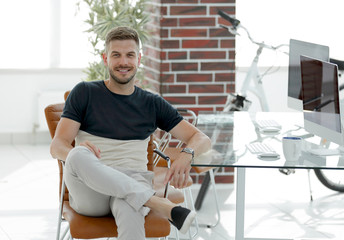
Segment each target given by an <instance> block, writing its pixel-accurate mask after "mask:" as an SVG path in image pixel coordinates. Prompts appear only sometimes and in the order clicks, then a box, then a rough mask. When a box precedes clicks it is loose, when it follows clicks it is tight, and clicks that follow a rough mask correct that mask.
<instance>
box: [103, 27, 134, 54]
mask: <svg viewBox="0 0 344 240" xmlns="http://www.w3.org/2000/svg"><path fill="white" fill-rule="evenodd" d="M130 39H132V40H134V41H135V42H136V45H137V49H139V48H140V39H139V35H138V33H137V32H136V30H135V29H133V28H130V27H115V28H113V29H111V30H110V32H108V34H107V35H106V38H105V52H107V51H108V48H109V44H110V42H111V41H113V40H130Z"/></svg>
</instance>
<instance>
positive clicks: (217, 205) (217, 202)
mask: <svg viewBox="0 0 344 240" xmlns="http://www.w3.org/2000/svg"><path fill="white" fill-rule="evenodd" d="M209 177H210V181H211V185H212V188H213V191H214V194H213V195H214V198H215V205H216V213H217V221H216V222H215V223H214V224H212V225H210V224H199V226H200V227H207V228H214V227H216V226H217V225H218V224H219V222H220V218H221V215H220V207H219V201H218V196H217V192H216V186H215V176H214V172H213V170H212V169H210V170H209Z"/></svg>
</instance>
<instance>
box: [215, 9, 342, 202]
mask: <svg viewBox="0 0 344 240" xmlns="http://www.w3.org/2000/svg"><path fill="white" fill-rule="evenodd" d="M218 14H219V15H220V16H221V17H222V18H224V19H225V20H227V21H228V22H229V23H230V24H231V26H230V27H228V26H225V25H222V24H220V26H221V27H223V28H225V29H227V30H228V31H229V32H230V33H232V34H233V35H240V34H239V33H238V31H237V30H238V29H239V28H242V29H243V30H244V31H245V32H246V34H247V36H248V38H249V39H250V41H251V42H252V43H253V44H256V45H258V49H257V52H256V56H255V57H254V59H253V60H252V63H251V65H250V67H249V69H248V72H247V74H246V77H245V80H244V84H243V86H242V88H241V91H240V94H239V93H231V94H229V96H228V97H227V101H226V104H225V107H224V109H223V111H224V112H226V111H247V110H248V108H249V106H250V105H251V103H252V102H251V101H250V100H248V99H247V97H246V92H247V91H251V92H252V93H254V94H255V95H256V96H257V98H258V99H259V101H260V105H261V108H262V110H263V111H269V107H268V104H267V100H266V96H265V92H264V89H263V88H262V78H263V77H264V76H265V75H266V74H267V73H268V72H269V71H270V70H271V69H272V66H271V67H270V68H269V69H268V70H267V71H266V72H265V73H263V74H259V71H258V61H259V57H260V55H261V53H262V51H263V49H271V50H274V51H277V50H278V49H280V48H282V47H284V46H288V45H287V44H281V45H278V46H272V45H267V44H265V43H264V42H257V41H255V40H253V39H252V37H251V35H250V33H249V32H248V30H247V29H246V28H245V27H243V26H242V24H241V23H240V21H239V20H238V19H235V18H232V17H231V16H229V15H228V14H227V13H225V12H223V11H221V10H219V11H218ZM283 53H285V54H288V53H286V52H283ZM330 62H332V63H335V64H337V65H338V70H339V77H341V76H342V75H343V73H344V61H341V60H337V59H332V58H331V59H330ZM251 80H252V81H253V84H254V86H250V83H251ZM342 89H344V86H342V87H340V90H342ZM313 170H314V173H315V175H316V177H317V179H318V180H319V181H320V182H321V183H322V184H323V185H324V186H325V187H327V188H329V189H331V190H334V191H337V192H344V176H343V172H342V170H323V169H313ZM279 171H280V172H281V173H283V174H285V175H290V174H293V173H295V169H280V170H279ZM334 173H335V174H334ZM308 179H309V188H310V198H311V201H313V197H312V189H311V180H310V171H309V170H308Z"/></svg>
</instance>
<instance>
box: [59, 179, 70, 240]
mask: <svg viewBox="0 0 344 240" xmlns="http://www.w3.org/2000/svg"><path fill="white" fill-rule="evenodd" d="M65 189H66V186H65V182H64V179H62V186H61V198H60V205H59V215H58V220H57V233H56V240H60V232H61V224H62V208H63V198H64V192H65ZM67 230H68V228H67ZM65 235H66V232H64V234H63V236H62V239H63V238H64V237H65Z"/></svg>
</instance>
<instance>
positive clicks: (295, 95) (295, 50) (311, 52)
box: [288, 39, 330, 111]
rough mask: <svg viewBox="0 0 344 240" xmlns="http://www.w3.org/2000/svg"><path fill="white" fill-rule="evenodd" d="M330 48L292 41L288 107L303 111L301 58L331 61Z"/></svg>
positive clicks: (290, 45)
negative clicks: (303, 56) (307, 57)
mask: <svg viewBox="0 0 344 240" xmlns="http://www.w3.org/2000/svg"><path fill="white" fill-rule="evenodd" d="M329 52H330V50H329V47H327V46H323V45H319V44H314V43H309V42H304V41H300V40H295V39H290V43H289V68H288V107H289V108H292V109H294V110H297V111H302V110H303V107H302V94H301V67H300V56H301V55H305V56H309V57H312V58H316V59H319V60H322V61H326V62H328V61H329Z"/></svg>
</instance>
